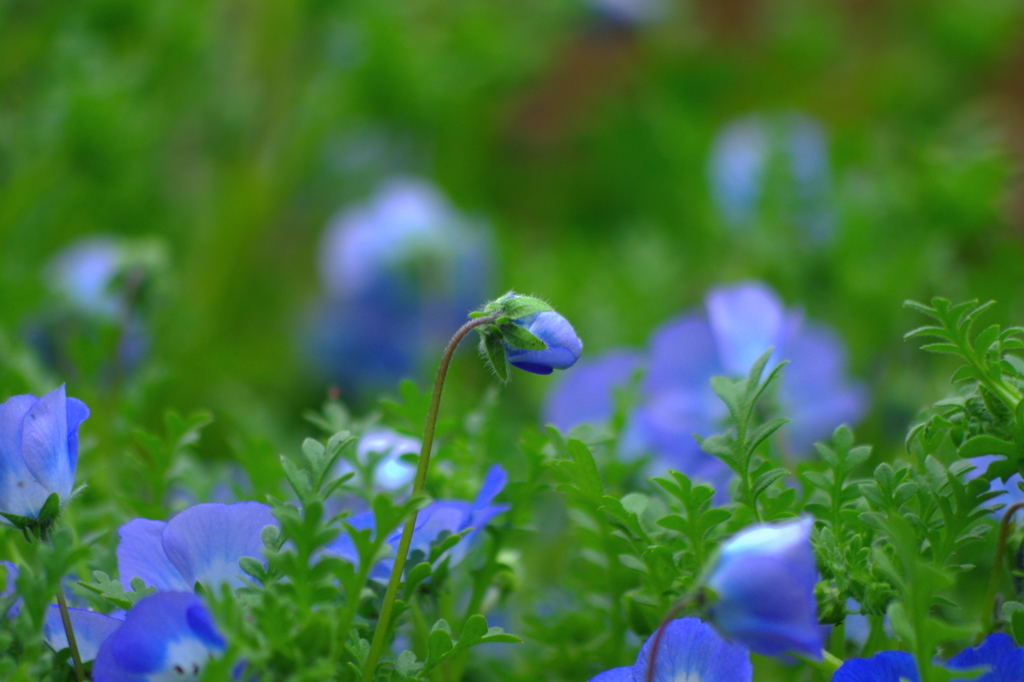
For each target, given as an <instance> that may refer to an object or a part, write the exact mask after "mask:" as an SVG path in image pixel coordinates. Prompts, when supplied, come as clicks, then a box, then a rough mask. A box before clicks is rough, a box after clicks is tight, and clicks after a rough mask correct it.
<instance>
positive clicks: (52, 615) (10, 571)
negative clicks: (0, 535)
mask: <svg viewBox="0 0 1024 682" xmlns="http://www.w3.org/2000/svg"><path fill="white" fill-rule="evenodd" d="M0 565H3V566H4V567H5V568H6V569H7V576H6V580H7V585H6V587H5V588H4V590H3V592H0V600H2V599H3V598H4V597H10V596H11V595H13V594H14V583H15V581H17V579H18V567H17V566H15V565H14V564H12V563H11V562H9V561H0ZM20 609H21V600H20V599H19V600H18V601H16V602H15V603H14V604H12V605H11V607H10V608H9V610H8V612H7V613H3V612H2V611H0V618H3V617H8V616H9V617H11V618H14V617H15V616H17V615H18V612H19V611H20ZM68 616H69V617H70V618H71V627H72V629H73V630H74V632H75V641H76V643H77V644H78V653H79V655H80V656H81V657H82V660H83V661H91V660H92V659H94V658H96V652H97V651H98V650H99V647H100V644H102V643H103V640H105V639H106V638H107V637H108V636H109V635H110V633H112V632H113V631H114V630H116V629H117V628H119V627H121V622H122V621H121V620H120V619H118V618H114V617H112V616H108V615H105V614H102V613H98V612H96V611H87V610H86V609H76V608H69V609H68ZM43 638H44V639H46V643H47V644H49V645H50V647H51V648H53V650H54V651H60V650H61V649H66V648H67V647H68V638H67V633H66V632H65V631H64V621H63V620H61V615H60V607H59V606H57V605H56V604H50V606H49V608H47V610H46V613H45V615H44V620H43Z"/></svg>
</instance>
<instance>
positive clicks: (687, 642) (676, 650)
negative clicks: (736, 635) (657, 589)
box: [590, 618, 753, 682]
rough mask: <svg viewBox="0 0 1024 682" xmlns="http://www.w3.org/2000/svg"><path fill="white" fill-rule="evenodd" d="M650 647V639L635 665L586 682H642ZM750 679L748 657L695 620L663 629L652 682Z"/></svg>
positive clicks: (652, 642) (721, 681)
mask: <svg viewBox="0 0 1024 682" xmlns="http://www.w3.org/2000/svg"><path fill="white" fill-rule="evenodd" d="M653 644H654V636H653V635H652V636H651V637H650V638H649V639H648V640H647V641H646V642H645V643H644V646H643V648H642V649H640V653H639V655H637V657H636V663H634V664H633V665H631V666H628V667H624V668H613V669H611V670H606V671H605V672H603V673H601V674H600V675H597V676H596V677H593V678H591V680H590V682H646V680H647V667H648V665H649V663H650V660H651V647H652V646H653ZM752 677H753V667H752V666H751V664H750V653H749V652H747V650H746V649H744V648H743V647H741V646H737V645H734V644H729V643H728V642H725V641H723V640H722V638H721V637H719V636H718V633H716V632H715V631H714V629H712V628H711V627H709V626H707V625H705V624H704V623H702V622H701V621H700V619H699V618H680V619H678V620H674V621H672V622H670V623H668V624H667V625H665V633H664V635H663V636H662V639H661V645H660V646H659V647H658V654H657V660H655V662H654V677H653V679H654V681H655V682H749V680H751V679H752Z"/></svg>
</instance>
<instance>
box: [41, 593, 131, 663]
mask: <svg viewBox="0 0 1024 682" xmlns="http://www.w3.org/2000/svg"><path fill="white" fill-rule="evenodd" d="M68 617H70V618H71V629H72V630H73V631H74V633H75V643H76V644H77V645H78V654H79V656H81V657H82V662H83V663H86V662H89V661H91V660H93V659H94V658H96V655H97V653H98V652H99V649H100V646H101V645H102V644H103V642H104V641H106V639H107V637H109V636H110V635H112V634H113V633H114V632H115V631H116V630H117V629H118V628H120V627H121V626H122V625H123V624H124V619H123V618H115V617H113V616H108V615H106V614H103V613H99V612H97V611H88V610H86V609H76V608H73V607H72V608H68ZM43 637H44V638H45V639H46V643H47V644H49V645H50V647H51V648H53V650H54V651H60V650H61V649H67V648H68V635H67V632H65V631H64V621H63V620H61V616H60V607H59V606H57V605H56V604H50V606H49V608H47V610H46V620H45V621H43Z"/></svg>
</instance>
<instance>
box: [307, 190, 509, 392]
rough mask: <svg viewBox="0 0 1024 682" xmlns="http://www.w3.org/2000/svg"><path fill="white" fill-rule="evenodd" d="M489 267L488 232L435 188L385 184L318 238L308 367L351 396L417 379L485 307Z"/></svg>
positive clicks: (344, 213)
mask: <svg viewBox="0 0 1024 682" xmlns="http://www.w3.org/2000/svg"><path fill="white" fill-rule="evenodd" d="M492 258H493V256H492V247H491V236H490V231H489V229H488V228H487V226H486V225H484V224H483V223H482V222H481V221H478V220H475V219H472V218H469V217H467V216H465V215H463V214H462V213H460V212H459V211H458V210H457V209H456V208H455V207H454V206H453V205H452V204H451V203H450V202H449V201H448V199H447V198H446V197H444V196H443V195H442V194H441V192H440V191H439V190H438V189H437V188H436V187H435V186H433V185H432V184H430V183H428V182H426V181H423V180H416V179H411V178H393V179H391V180H389V181H387V182H385V183H384V184H383V185H381V187H380V188H379V189H378V190H377V192H376V193H375V194H374V195H373V196H372V197H370V198H369V199H368V200H367V201H366V202H364V203H362V204H359V205H356V206H353V207H351V208H349V209H346V210H345V211H343V212H342V213H340V214H339V215H338V216H337V217H335V218H334V219H333V220H332V222H331V224H330V225H329V226H328V228H327V230H326V231H325V233H324V236H323V240H322V243H321V248H320V263H319V265H320V278H321V281H322V283H323V290H324V296H323V298H322V300H321V302H320V303H319V304H318V305H317V307H316V309H315V310H314V313H313V318H312V320H311V323H310V330H309V334H308V339H307V346H308V348H309V350H310V353H311V355H312V357H313V360H314V361H315V362H316V364H318V365H319V366H320V367H322V368H323V369H324V370H325V371H326V372H327V373H328V374H329V375H330V376H331V378H332V379H333V380H335V381H338V382H340V383H341V385H342V386H343V387H345V388H347V389H350V390H353V391H355V392H356V393H359V392H365V391H369V390H376V389H380V388H390V387H392V386H394V385H395V384H396V383H397V382H398V381H399V380H401V379H403V378H406V377H412V376H416V375H418V374H419V371H420V370H421V369H422V366H423V364H424V363H425V362H426V361H427V360H429V359H432V358H431V355H432V354H433V353H435V352H438V351H439V350H440V347H441V346H442V345H443V344H444V342H445V341H447V340H448V338H449V337H450V336H451V335H452V334H453V333H454V332H455V330H456V329H458V327H459V325H461V324H462V322H463V321H464V320H465V318H466V314H467V313H468V312H469V311H471V310H473V309H474V307H476V306H477V305H478V304H479V302H480V301H481V300H483V299H484V298H485V297H486V295H487V293H488V289H489V280H490V273H491V262H492Z"/></svg>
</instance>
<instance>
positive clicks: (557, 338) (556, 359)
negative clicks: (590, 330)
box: [505, 310, 583, 374]
mask: <svg viewBox="0 0 1024 682" xmlns="http://www.w3.org/2000/svg"><path fill="white" fill-rule="evenodd" d="M515 322H516V324H519V325H521V326H522V327H524V328H525V329H526V330H527V331H528V332H530V333H531V334H533V335H534V336H536V337H537V338H538V339H540V340H541V341H543V342H544V343H545V344H547V346H548V347H547V348H545V349H543V350H522V349H520V348H513V347H512V346H510V345H508V344H507V343H506V344H505V357H506V358H507V359H508V363H509V364H510V365H512V366H513V367H518V368H519V369H522V370H525V371H527V372H533V373H534V374H551V372H552V371H553V370H556V369H568V368H570V367H572V366H573V365H575V364H576V361H577V360H579V359H580V353H582V352H583V342H582V341H580V338H579V337H578V336H576V330H575V329H573V328H572V325H571V324H569V320H567V319H565V318H564V317H562V316H561V315H559V314H558V313H556V312H555V311H553V310H549V311H546V312H542V313H534V314H533V315H527V316H526V317H523V318H521V319H518V320H516V321H515Z"/></svg>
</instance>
